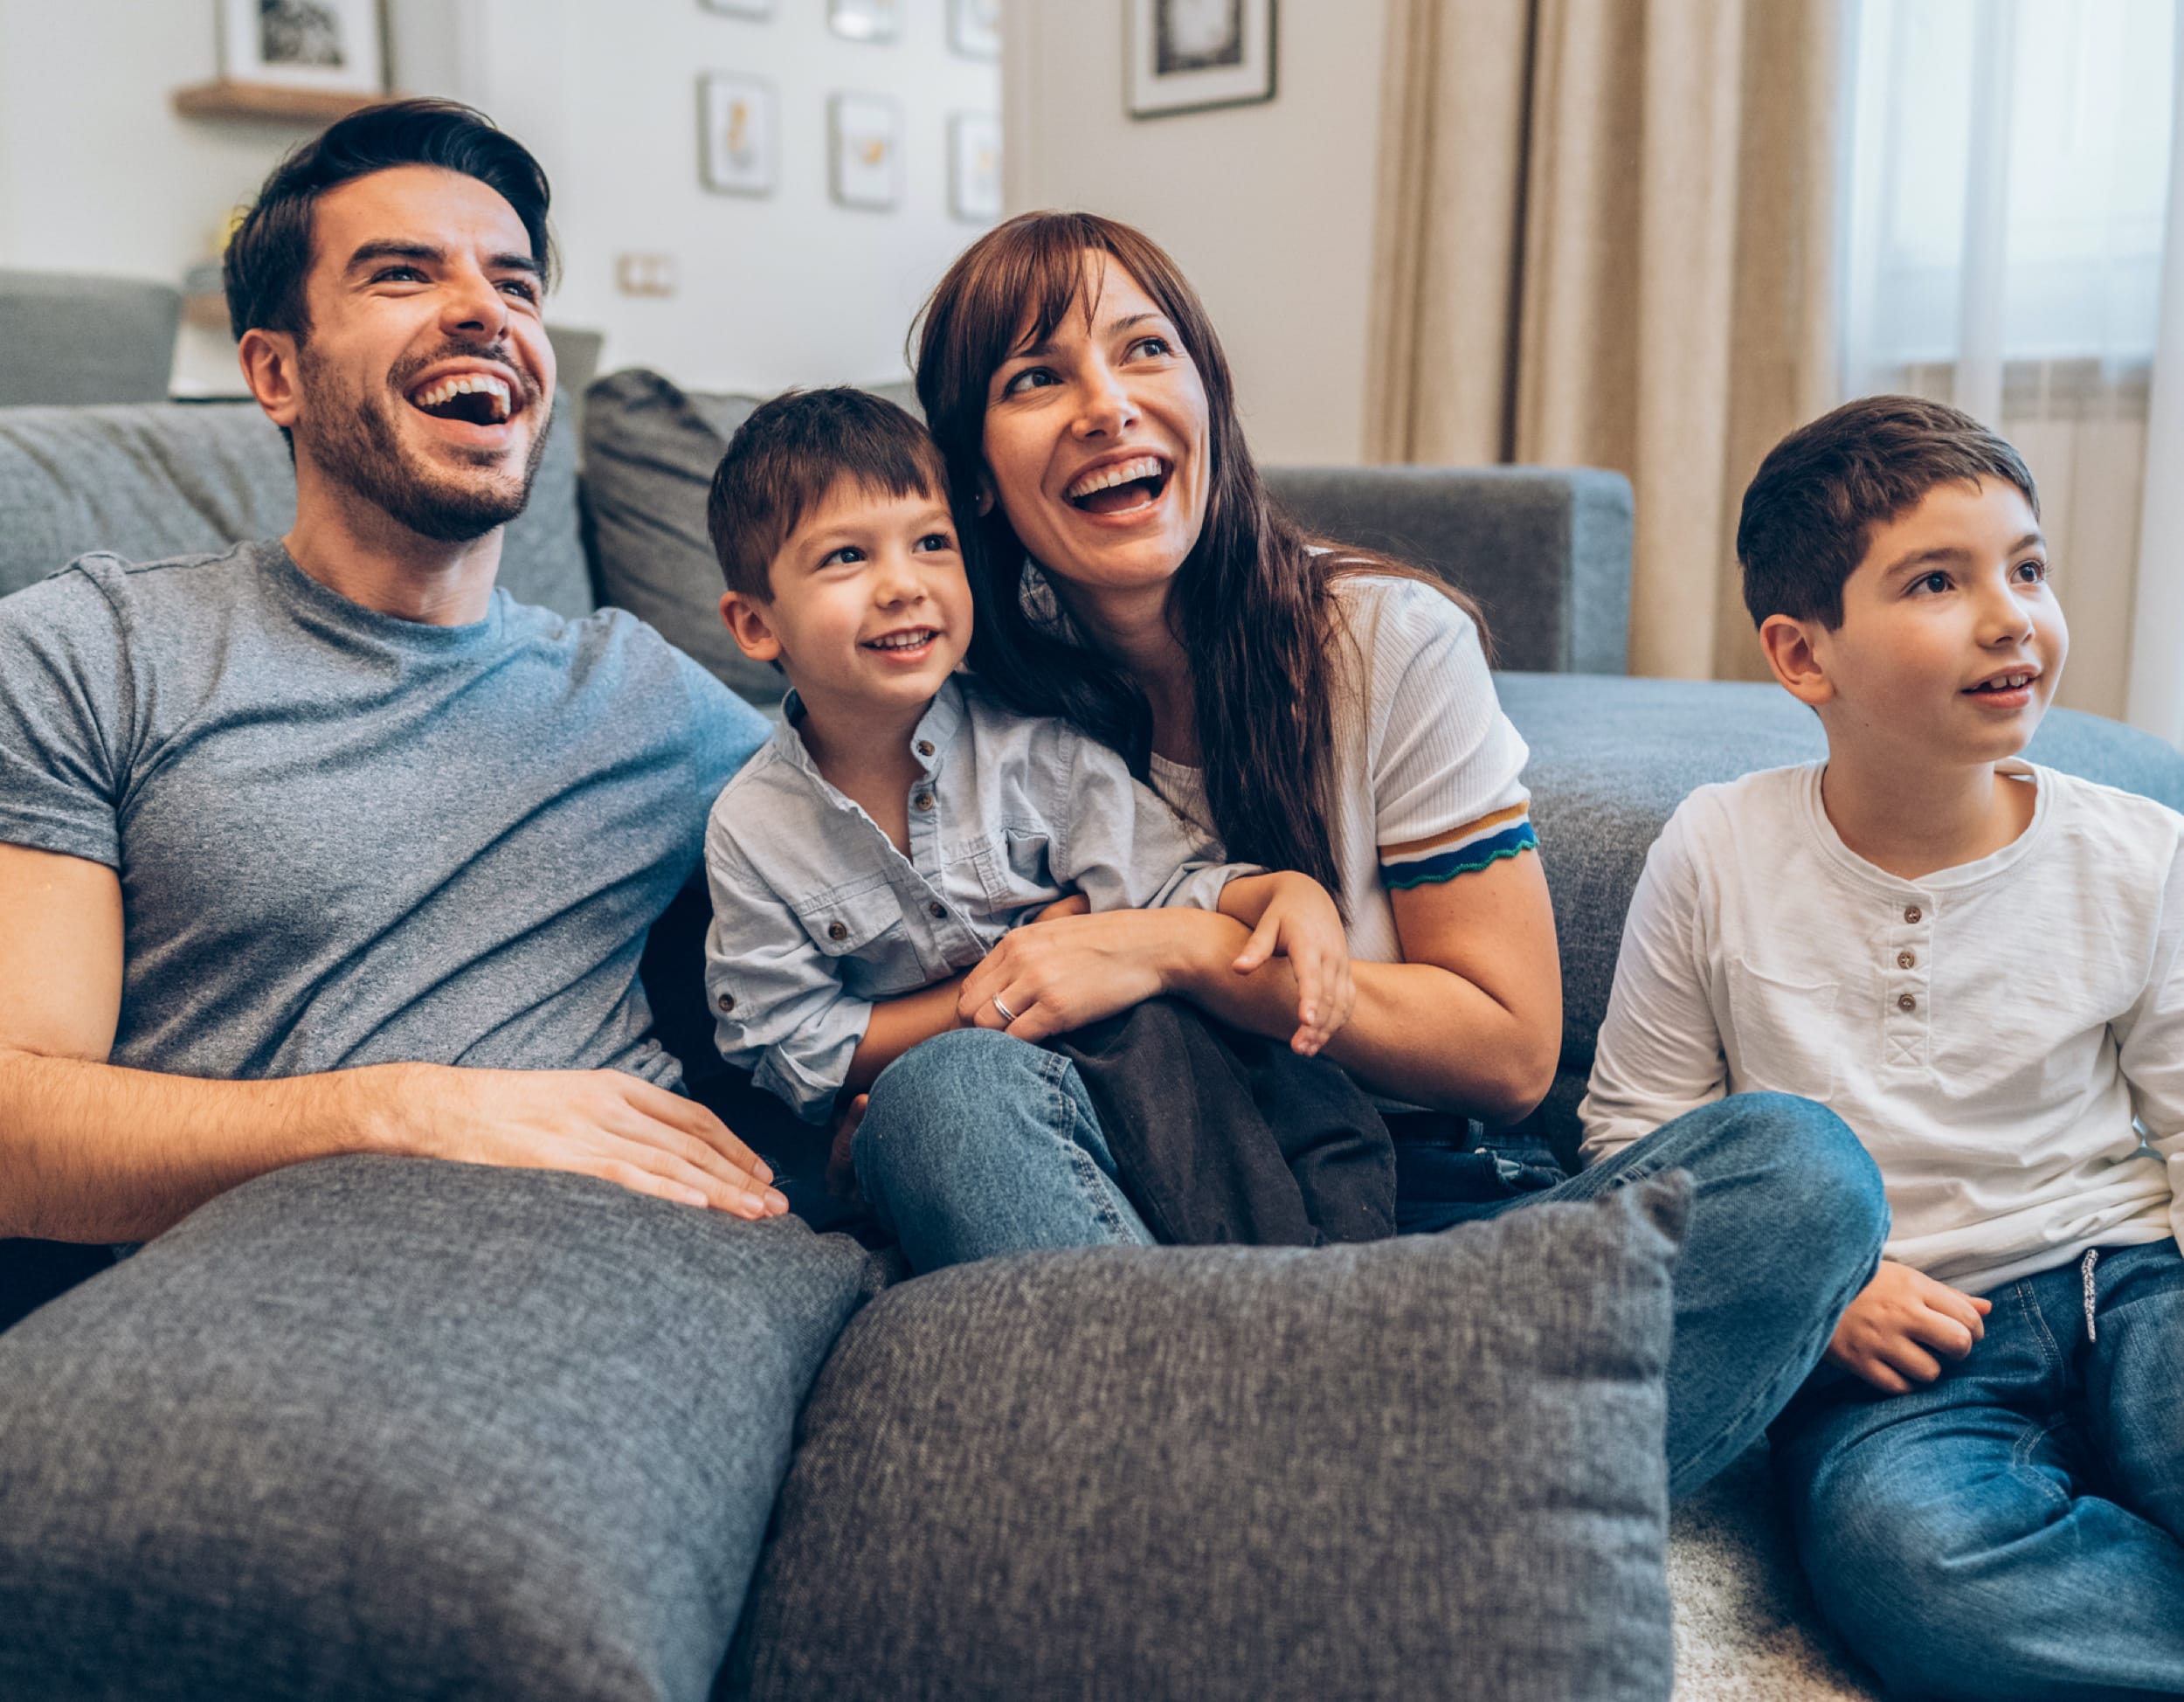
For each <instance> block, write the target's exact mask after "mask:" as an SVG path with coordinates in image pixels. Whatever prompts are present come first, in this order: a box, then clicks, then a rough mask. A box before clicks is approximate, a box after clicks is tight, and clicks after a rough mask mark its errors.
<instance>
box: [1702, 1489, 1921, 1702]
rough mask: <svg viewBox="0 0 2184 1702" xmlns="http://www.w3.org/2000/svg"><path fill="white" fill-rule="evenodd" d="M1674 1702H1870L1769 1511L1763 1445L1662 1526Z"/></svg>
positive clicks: (1869, 1684)
mask: <svg viewBox="0 0 2184 1702" xmlns="http://www.w3.org/2000/svg"><path fill="white" fill-rule="evenodd" d="M1669 1594H1670V1595H1671V1596H1672V1597H1673V1598H1674V1600H1675V1602H1676V1697H1677V1699H1678V1702H1815V1699H1816V1702H1835V1699H1843V1702H1875V1699H1878V1698H1879V1697H1880V1695H1881V1692H1880V1690H1879V1688H1878V1687H1877V1686H1876V1685H1875V1684H1874V1681H1873V1679H1872V1678H1871V1677H1870V1675H1869V1674H1868V1673H1867V1672H1866V1671H1865V1669H1864V1668H1863V1667H1862V1666H1860V1665H1859V1664H1857V1663H1856V1661H1854V1660H1853V1659H1851V1657H1849V1655H1848V1654H1846V1653H1845V1652H1844V1651H1843V1650H1842V1645H1841V1644H1840V1643H1837V1642H1836V1641H1835V1636H1834V1635H1833V1634H1832V1633H1831V1632H1829V1631H1828V1629H1827V1628H1826V1627H1824V1626H1823V1625H1821V1622H1820V1616H1819V1614H1818V1613H1817V1611H1816V1610H1815V1609H1814V1606H1813V1600H1812V1595H1811V1592H1810V1591H1808V1590H1807V1588H1806V1587H1805V1579H1804V1575H1803V1574H1801V1573H1800V1571H1799V1570H1798V1566H1797V1559H1796V1556H1795V1555H1794V1554H1793V1553H1791V1552H1790V1545H1789V1535H1788V1532H1787V1530H1786V1528H1785V1527H1784V1526H1783V1523H1782V1520H1781V1518H1780V1514H1779V1512H1777V1510H1776V1506H1775V1501H1774V1488H1773V1484H1772V1482H1771V1481H1770V1480H1769V1478H1768V1476H1767V1456H1766V1449H1765V1448H1764V1447H1761V1448H1756V1449H1752V1452H1750V1453H1748V1454H1746V1455H1745V1456H1744V1457H1743V1458H1742V1459H1740V1460H1738V1462H1737V1463H1735V1464H1734V1465H1732V1466H1731V1467H1730V1468H1729V1470H1726V1471H1724V1472H1723V1473H1722V1475H1721V1476H1720V1477H1717V1478H1716V1479H1715V1480H1714V1481H1713V1482H1712V1483H1711V1484H1708V1485H1707V1486H1706V1487H1705V1488H1704V1490H1702V1491H1700V1492H1699V1493H1698V1494H1697V1496H1695V1497H1694V1498H1692V1499H1691V1500H1690V1502H1689V1503H1688V1504H1686V1505H1684V1506H1683V1507H1681V1508H1679V1509H1677V1511H1676V1516H1675V1517H1674V1519H1671V1520H1670V1521H1669Z"/></svg>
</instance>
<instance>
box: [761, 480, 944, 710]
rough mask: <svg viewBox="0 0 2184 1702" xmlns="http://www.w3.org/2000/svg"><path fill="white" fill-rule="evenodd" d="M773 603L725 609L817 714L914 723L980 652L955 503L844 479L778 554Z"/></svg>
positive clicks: (772, 580) (770, 576)
mask: <svg viewBox="0 0 2184 1702" xmlns="http://www.w3.org/2000/svg"><path fill="white" fill-rule="evenodd" d="M767 578H768V582H769V584H770V585H771V591H772V596H771V598H770V599H769V600H767V601H764V602H761V601H760V600H759V599H758V598H755V597H749V596H745V595H743V594H742V593H740V592H729V593H728V594H727V596H725V597H724V598H722V599H721V614H722V619H725V620H726V621H727V622H728V625H729V631H730V632H731V633H733V634H734V635H735V638H736V642H737V643H738V644H740V645H741V646H742V647H743V650H744V652H745V654H749V655H750V656H753V657H756V658H757V659H758V660H760V661H774V660H777V659H778V661H780V663H781V665H782V667H783V668H784V669H785V670H786V671H787V673H788V675H789V678H790V681H791V683H792V684H793V685H794V686H795V687H796V688H797V693H798V696H799V697H800V698H802V700H803V701H804V704H805V709H807V710H817V711H819V712H820V713H821V714H825V713H826V712H827V711H829V710H833V711H835V712H837V713H839V712H841V711H845V710H877V711H881V712H882V713H884V712H887V711H890V710H893V711H899V712H903V713H908V714H911V715H913V716H914V715H915V714H916V712H917V711H919V710H920V709H922V708H923V705H924V704H925V703H926V702H927V701H928V700H929V699H930V698H931V697H932V695H933V694H934V693H936V691H938V690H939V689H940V687H941V683H942V681H944V680H946V679H947V677H948V676H949V675H950V674H952V673H954V672H955V670H956V666H957V663H958V662H960V661H962V660H963V654H964V649H965V648H966V647H968V645H969V643H970V641H971V585H970V581H969V580H968V579H967V578H965V577H964V565H963V556H962V552H961V551H960V550H958V549H957V543H956V527H955V522H954V520H953V519H952V518H951V517H950V515H949V511H948V505H947V503H946V502H944V501H943V499H942V498H941V497H940V496H939V495H937V494H936V493H933V492H927V491H914V492H912V493H910V494H909V495H901V496H897V495H890V494H889V493H888V492H887V491H886V490H884V489H880V490H875V489H874V488H871V487H869V486H867V485H865V484H862V483H860V482H859V481H855V480H853V479H847V478H845V479H839V480H837V481H835V482H834V484H833V487H832V488H830V489H829V490H828V491H827V493H826V496H825V497H824V498H823V499H822V500H821V501H820V502H818V503H817V504H815V505H814V506H813V508H812V510H811V511H810V512H809V513H808V514H806V515H805V516H804V517H803V519H802V520H801V521H800V522H798V524H797V526H796V528H795V529H794V530H792V531H791V533H790V534H789V536H787V537H786V538H784V540H783V541H782V544H781V547H780V549H779V550H776V551H775V552H774V557H773V562H772V565H771V568H770V570H769V571H768V574H767Z"/></svg>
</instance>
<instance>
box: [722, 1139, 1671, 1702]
mask: <svg viewBox="0 0 2184 1702" xmlns="http://www.w3.org/2000/svg"><path fill="white" fill-rule="evenodd" d="M1689 1198H1690V1196H1689V1192H1688V1183H1687V1180H1686V1179H1685V1178H1684V1177H1683V1175H1682V1174H1681V1173H1672V1174H1671V1175H1669V1176H1667V1177H1664V1178H1662V1179H1660V1180H1659V1182H1658V1185H1657V1186H1655V1185H1654V1184H1652V1183H1647V1184H1641V1185H1638V1186H1635V1187H1632V1188H1629V1189H1627V1190H1624V1191H1622V1192H1621V1193H1615V1194H1612V1195H1610V1196H1608V1197H1607V1198H1606V1199H1605V1200H1601V1201H1600V1202H1599V1203H1597V1204H1592V1205H1560V1204H1549V1205H1543V1206H1537V1207H1530V1208H1527V1209H1524V1210H1522V1211H1517V1212H1514V1213H1511V1214H1507V1215H1505V1216H1503V1217H1502V1218H1500V1219H1497V1220H1496V1221H1492V1222H1490V1223H1484V1224H1476V1225H1470V1226H1467V1227H1465V1228H1462V1229H1459V1230H1455V1231H1453V1232H1450V1233H1448V1234H1445V1235H1422V1236H1413V1237H1408V1238H1405V1239H1401V1240H1397V1241H1389V1242H1373V1243H1370V1244H1366V1245H1362V1246H1349V1247H1342V1248H1337V1249H1312V1250H1309V1251H1308V1250H1303V1249H1271V1248H1140V1249H1114V1248H1107V1249H1096V1250H1088V1251H1082V1252H1071V1253H1047V1254H1033V1255H1028V1256H1020V1257H1015V1258H1009V1259H997V1260H991V1261H987V1262H985V1263H979V1264H974V1265H969V1266H958V1267H957V1268H955V1269H952V1270H944V1271H942V1272H939V1273H937V1274H936V1275H934V1276H931V1277H921V1278H918V1279H916V1281H913V1282H909V1283H903V1284H902V1285H900V1286H898V1287H896V1288H894V1289H891V1290H888V1292H886V1293H885V1294H883V1295H881V1297H879V1298H878V1299H877V1300H875V1301H874V1303H873V1304H871V1305H870V1306H868V1307H867V1308H866V1310H865V1311H864V1312H863V1313H862V1314H861V1315H860V1317H859V1318H857V1319H856V1320H855V1321H854V1322H853V1323H852V1325H850V1327H849V1329H848V1330H847V1332H844V1334H843V1337H842V1339H841V1341H840V1344H839V1346H837V1347H836V1349H835V1351H834V1353H833V1357H832V1358H831V1359H830V1360H828V1361H827V1364H826V1368H825V1369H824V1370H823V1371H822V1372H821V1373H820V1375H819V1381H818V1382H817V1384H816V1385H815V1386H814V1387H813V1390H812V1398H811V1401H810V1402H809V1403H808V1405H807V1406H806V1408H805V1415H804V1417H803V1420H802V1421H801V1422H800V1424H799V1426H798V1446H797V1453H796V1457H795V1461H794V1463H793V1464H792V1465H791V1469H790V1474H789V1479H788V1482H787V1483H786V1484H784V1487H783V1491H782V1497H781V1502H780V1505H779V1507H778V1511H777V1513H776V1516H775V1519H776V1523H775V1532H774V1534H773V1536H772V1537H771V1540H770V1542H769V1545H768V1547H767V1550H766V1554H765V1558H764V1560H763V1562H762V1563H761V1566H760V1571H759V1575H758V1579H757V1581H756V1582H755V1583H754V1586H753V1594H752V1596H751V1602H750V1609H749V1611H748V1614H747V1617H746V1622H745V1624H744V1626H743V1629H742V1631H741V1632H740V1633H739V1635H738V1637H737V1641H736V1650H735V1652H734V1654H733V1655H732V1656H731V1657H730V1661H729V1669H728V1671H727V1672H726V1674H725V1675H724V1679H725V1682H724V1685H723V1689H724V1690H726V1691H727V1692H729V1693H730V1694H736V1695H749V1696H752V1697H757V1698H767V1699H771V1698H789V1697H818V1696H824V1697H828V1698H831V1699H835V1702H849V1699H857V1698H867V1697H869V1698H875V1699H877V1698H916V1697H936V1698H937V1697H950V1698H974V1697H993V1698H1009V1697H1023V1696H1037V1697H1042V1698H1068V1697H1088V1698H1089V1697H1131V1698H1138V1699H1144V1702H1152V1699H1158V1698H1165V1697H1178V1698H1180V1697H1188V1698H1192V1699H1196V1702H1207V1699H1213V1702H1218V1699H1224V1698H1236V1699H1246V1698H1249V1699H1254V1702H1265V1699H1282V1698H1292V1697H1294V1698H1299V1699H1303V1698H1321V1697H1328V1696H1342V1697H1409V1696H1418V1695H1425V1694H1431V1695H1435V1696H1441V1697H1452V1698H1469V1697H1476V1698H1481V1699H1487V1698H1492V1699H1495V1702H1529V1699H1540V1702H1545V1699H1550V1698H1552V1699H1555V1702H1570V1699H1583V1698H1592V1697H1600V1698H1609V1697H1613V1698H1617V1699H1631V1698H1641V1697H1648V1696H1655V1697H1666V1696H1667V1695H1668V1693H1669V1676H1670V1673H1669V1667H1670V1650H1669V1600H1668V1594H1667V1584H1666V1580H1665V1574H1664V1567H1663V1559H1662V1554H1663V1546H1664V1543H1665V1529H1666V1522H1667V1509H1668V1493H1667V1473H1666V1468H1665V1466H1664V1464H1663V1461H1662V1426H1663V1411H1664V1406H1663V1396H1662V1369H1663V1366H1665V1364H1666V1361H1667V1357H1668V1351H1669V1331H1670V1320H1669V1273H1670V1270H1671V1268H1672V1266H1673V1264H1674V1263H1675V1259H1676V1250H1677V1248H1678V1246H1679V1243H1680V1240H1681V1236H1682V1233H1683V1223H1684V1221H1685V1217H1686V1215H1687V1214H1688V1209H1689Z"/></svg>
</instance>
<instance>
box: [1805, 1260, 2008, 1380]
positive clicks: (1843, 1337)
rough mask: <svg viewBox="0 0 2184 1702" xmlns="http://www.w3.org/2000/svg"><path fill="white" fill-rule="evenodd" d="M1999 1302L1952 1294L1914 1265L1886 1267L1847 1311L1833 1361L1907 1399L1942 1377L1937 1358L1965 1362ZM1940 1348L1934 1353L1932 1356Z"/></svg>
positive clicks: (1831, 1351) (1831, 1352) (1831, 1346)
mask: <svg viewBox="0 0 2184 1702" xmlns="http://www.w3.org/2000/svg"><path fill="white" fill-rule="evenodd" d="M1993 1305H1994V1303H1993V1302H1991V1301H1988V1300H1985V1299H1982V1298H1980V1297H1978V1296H1976V1295H1970V1294H1966V1293H1964V1292H1963V1291H1962V1290H1958V1289H1952V1288H1951V1287H1950V1286H1949V1285H1948V1284H1947V1283H1937V1282H1936V1281H1935V1280H1934V1279H1933V1278H1932V1277H1928V1276H1925V1274H1923V1273H1922V1272H1919V1271H1916V1270H1912V1269H1911V1267H1910V1266H1909V1265H1907V1264H1897V1263H1895V1262H1893V1261H1892V1260H1889V1259H1883V1260H1882V1261H1881V1269H1880V1271H1879V1272H1878V1274H1877V1275H1876V1276H1875V1277H1874V1278H1873V1280H1872V1281H1871V1282H1870V1283H1867V1284H1866V1285H1865V1288H1864V1289H1863V1291H1861V1292H1860V1294H1859V1296H1858V1297H1857V1298H1856V1300H1853V1301H1852V1302H1851V1303H1850V1304H1849V1308H1848V1309H1846V1310H1845V1311H1844V1312H1843V1315H1842V1321H1841V1322H1839V1323H1838V1324H1837V1325H1835V1339H1833V1340H1831V1341H1830V1342H1829V1343H1828V1358H1829V1359H1831V1360H1834V1361H1835V1363H1836V1364H1837V1365H1840V1366H1846V1367H1848V1368H1849V1370H1851V1371H1853V1372H1856V1373H1857V1374H1858V1375H1859V1376H1860V1377H1863V1379H1864V1380H1866V1381H1867V1382H1869V1383H1870V1384H1872V1385H1873V1387H1875V1388H1877V1389H1882V1390H1884V1391H1886V1392H1887V1393H1888V1394H1908V1393H1909V1392H1910V1390H1911V1385H1912V1384H1914V1383H1931V1382H1932V1381H1933V1380H1934V1379H1935V1378H1937V1377H1939V1376H1940V1375H1941V1362H1940V1360H1937V1359H1935V1358H1934V1354H1935V1353H1942V1354H1946V1356H1947V1357H1949V1358H1950V1359H1952V1360H1961V1359H1963V1358H1964V1357H1965V1356H1966V1355H1967V1354H1968V1353H1971V1351H1972V1348H1973V1344H1974V1343H1976V1342H1978V1341H1979V1340H1980V1338H1981V1337H1982V1336H1984V1335H1986V1333H1987V1325H1986V1323H1985V1319H1986V1318H1987V1313H1988V1312H1989V1311H1992V1310H1993ZM1930 1349H1931V1350H1932V1351H1931V1352H1929V1351H1928V1350H1930Z"/></svg>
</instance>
